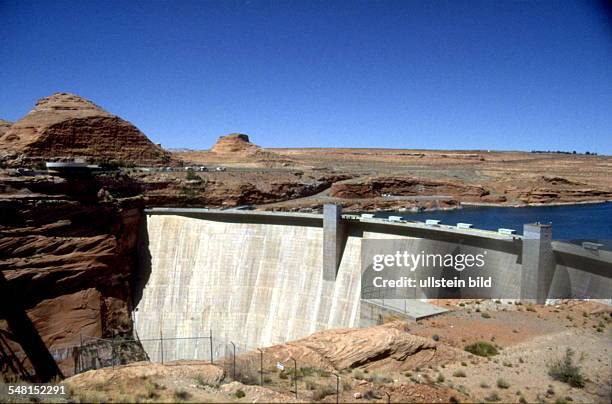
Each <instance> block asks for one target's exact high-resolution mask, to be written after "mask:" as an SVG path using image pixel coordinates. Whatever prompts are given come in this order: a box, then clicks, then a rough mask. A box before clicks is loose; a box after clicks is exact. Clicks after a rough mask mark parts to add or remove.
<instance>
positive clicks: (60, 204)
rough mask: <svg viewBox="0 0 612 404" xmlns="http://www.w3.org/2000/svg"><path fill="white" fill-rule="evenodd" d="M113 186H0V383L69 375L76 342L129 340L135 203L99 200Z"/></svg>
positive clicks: (74, 181)
mask: <svg viewBox="0 0 612 404" xmlns="http://www.w3.org/2000/svg"><path fill="white" fill-rule="evenodd" d="M107 180H108V181H107ZM118 182H119V181H118V180H117V179H115V178H114V177H112V178H104V177H98V178H93V177H90V176H84V177H78V178H70V179H67V178H60V177H53V176H45V177H43V176H38V177H3V178H0V191H1V194H2V196H1V197H0V217H2V220H1V221H0V375H1V376H8V377H11V375H12V376H13V377H14V376H17V377H22V378H24V379H26V380H28V379H29V380H32V379H33V380H43V381H44V380H50V379H52V378H53V377H56V376H61V375H64V376H66V375H71V374H72V373H73V372H74V368H75V364H74V361H73V356H72V348H73V347H75V346H78V345H79V344H80V343H81V341H82V339H85V340H88V339H90V338H101V337H104V338H118V337H126V336H131V335H132V320H131V307H130V304H131V300H132V299H131V296H130V294H131V288H130V279H131V277H132V274H133V271H134V268H136V262H137V255H136V252H137V246H138V243H137V241H138V231H139V226H140V220H141V217H142V208H143V201H142V198H139V197H129V196H128V197H125V198H118V199H113V198H110V197H109V196H108V193H107V192H100V191H101V190H105V189H106V188H105V184H106V185H107V186H111V188H112V185H111V184H112V183H115V184H118ZM114 191H115V190H113V192H114ZM136 192H137V191H136ZM121 193H122V192H119V191H118V192H117V193H116V194H121Z"/></svg>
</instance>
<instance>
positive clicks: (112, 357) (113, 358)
mask: <svg viewBox="0 0 612 404" xmlns="http://www.w3.org/2000/svg"><path fill="white" fill-rule="evenodd" d="M110 343H111V361H112V362H113V370H115V341H113V340H112V339H111V342H110Z"/></svg>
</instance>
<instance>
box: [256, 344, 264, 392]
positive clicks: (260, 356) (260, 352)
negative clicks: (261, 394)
mask: <svg viewBox="0 0 612 404" xmlns="http://www.w3.org/2000/svg"><path fill="white" fill-rule="evenodd" d="M257 350H258V351H259V385H260V386H263V350H262V349H261V348H257Z"/></svg>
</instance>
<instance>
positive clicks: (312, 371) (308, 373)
mask: <svg viewBox="0 0 612 404" xmlns="http://www.w3.org/2000/svg"><path fill="white" fill-rule="evenodd" d="M300 373H302V376H304V377H308V376H312V375H313V374H315V373H316V370H315V368H311V367H304V368H300Z"/></svg>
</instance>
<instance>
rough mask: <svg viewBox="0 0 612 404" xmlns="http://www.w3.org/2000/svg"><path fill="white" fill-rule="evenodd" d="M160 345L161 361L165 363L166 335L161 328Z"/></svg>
mask: <svg viewBox="0 0 612 404" xmlns="http://www.w3.org/2000/svg"><path fill="white" fill-rule="evenodd" d="M159 345H160V348H161V363H162V365H163V364H164V336H163V334H162V330H161V328H160V329H159Z"/></svg>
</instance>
